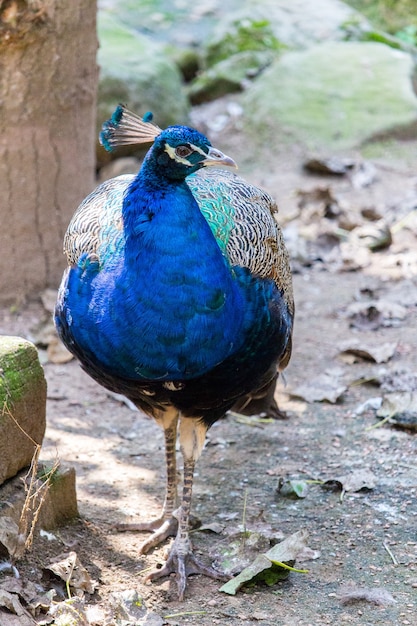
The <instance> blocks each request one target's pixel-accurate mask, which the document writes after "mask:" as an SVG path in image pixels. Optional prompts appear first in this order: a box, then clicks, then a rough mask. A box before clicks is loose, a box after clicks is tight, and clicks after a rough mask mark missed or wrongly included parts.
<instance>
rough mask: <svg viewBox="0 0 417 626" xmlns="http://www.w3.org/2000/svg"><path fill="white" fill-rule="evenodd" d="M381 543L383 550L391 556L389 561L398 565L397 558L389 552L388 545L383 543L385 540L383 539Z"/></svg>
mask: <svg viewBox="0 0 417 626" xmlns="http://www.w3.org/2000/svg"><path fill="white" fill-rule="evenodd" d="M382 545H383V546H384V548H385V550H386V551H387V552H388V554H389V556H390V558H391V561H392V562H393V563H394V565H398V561H397V559H396V558H395V556H394V555H393V553H392V552H391V550H390V548H389V546H388V545H387V544H386V543H385V541H384V543H383V544H382Z"/></svg>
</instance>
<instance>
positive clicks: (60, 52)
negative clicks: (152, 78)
mask: <svg viewBox="0 0 417 626" xmlns="http://www.w3.org/2000/svg"><path fill="white" fill-rule="evenodd" d="M96 10H97V8H96V2H95V0H58V1H57V0H3V1H2V2H0V190H1V196H0V216H1V217H0V220H1V221H0V302H3V303H5V302H9V303H12V302H14V303H19V302H21V301H22V300H24V298H25V297H27V296H33V295H35V294H37V293H39V292H40V291H42V290H43V289H44V288H45V287H47V286H57V285H58V282H59V279H60V277H61V274H62V271H63V268H64V266H65V261H64V256H63V253H62V240H63V236H64V233H65V230H66V227H67V224H68V222H69V220H70V218H71V215H72V213H73V212H74V210H75V209H76V207H77V205H78V204H79V202H80V201H81V200H82V198H83V197H84V196H85V195H86V194H87V193H89V192H90V191H91V189H92V187H93V185H94V170H95V152H94V149H95V137H94V135H95V111H96V92H97V81H98V69H97V64H96V51H97V34H96Z"/></svg>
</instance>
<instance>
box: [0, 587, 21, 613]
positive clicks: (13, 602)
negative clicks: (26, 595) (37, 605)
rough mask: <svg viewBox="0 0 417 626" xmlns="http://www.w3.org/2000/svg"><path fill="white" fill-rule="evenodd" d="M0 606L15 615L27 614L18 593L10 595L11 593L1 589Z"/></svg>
mask: <svg viewBox="0 0 417 626" xmlns="http://www.w3.org/2000/svg"><path fill="white" fill-rule="evenodd" d="M0 606H2V607H4V608H5V609H7V610H8V611H10V612H11V613H14V614H15V615H24V614H25V609H24V608H23V606H22V604H21V602H20V599H19V596H18V595H17V594H16V593H10V591H6V590H5V589H2V588H0Z"/></svg>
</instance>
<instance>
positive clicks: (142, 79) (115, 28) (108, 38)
mask: <svg viewBox="0 0 417 626" xmlns="http://www.w3.org/2000/svg"><path fill="white" fill-rule="evenodd" d="M98 34H99V40H100V48H99V51H98V63H99V66H100V80H99V90H98V113H97V134H98V132H99V130H100V129H101V125H102V123H103V122H104V121H105V120H107V119H108V118H109V117H110V116H111V115H112V113H113V111H114V109H115V108H116V106H117V105H118V104H119V103H121V102H122V103H123V104H126V105H127V106H128V107H129V108H130V109H132V110H133V111H135V112H136V113H138V114H139V115H141V114H144V113H146V112H147V111H152V112H153V114H154V119H155V122H156V123H157V124H158V126H161V128H164V127H166V126H169V125H171V124H178V123H184V122H186V121H187V119H188V113H189V103H188V100H187V97H186V94H185V91H184V89H183V84H182V79H181V74H180V71H179V69H178V68H177V66H176V65H175V63H173V62H172V61H171V59H169V58H168V56H167V55H166V54H165V52H164V48H163V46H162V44H159V43H156V42H155V41H153V40H152V39H150V38H149V37H147V36H145V35H142V34H140V33H137V32H134V31H133V30H130V29H129V28H127V27H126V26H124V25H122V24H120V23H119V22H118V21H117V19H116V18H113V17H111V16H110V15H108V14H107V13H104V12H100V13H99V15H98ZM100 151H101V152H99V153H98V154H99V160H100V161H101V160H104V161H106V160H107V159H106V158H105V156H104V151H103V150H102V149H100ZM120 154H122V152H118V155H120Z"/></svg>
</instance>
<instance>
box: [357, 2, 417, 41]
mask: <svg viewBox="0 0 417 626" xmlns="http://www.w3.org/2000/svg"><path fill="white" fill-rule="evenodd" d="M346 4H349V5H350V6H351V7H353V8H354V9H357V10H358V11H360V12H361V13H363V15H365V17H367V18H368V19H369V21H370V22H372V24H373V25H374V26H376V27H377V28H380V29H382V30H385V31H387V32H388V33H391V34H396V33H398V32H399V31H402V30H403V29H405V28H407V27H408V26H409V25H410V24H411V25H412V24H414V25H417V10H416V0H346Z"/></svg>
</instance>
